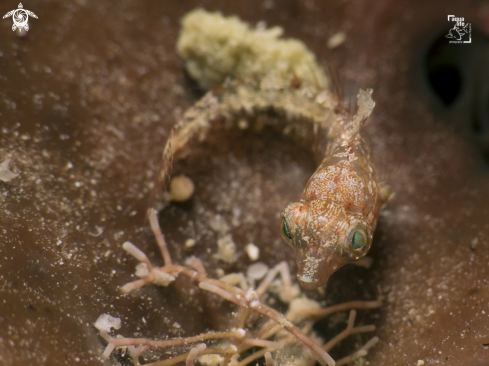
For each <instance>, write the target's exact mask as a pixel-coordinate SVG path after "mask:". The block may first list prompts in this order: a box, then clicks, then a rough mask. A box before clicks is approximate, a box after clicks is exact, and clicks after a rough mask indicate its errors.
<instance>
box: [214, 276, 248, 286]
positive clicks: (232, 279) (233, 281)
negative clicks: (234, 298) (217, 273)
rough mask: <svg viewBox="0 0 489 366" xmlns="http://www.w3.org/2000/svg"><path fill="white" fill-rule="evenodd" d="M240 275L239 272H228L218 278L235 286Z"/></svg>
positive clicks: (238, 282)
mask: <svg viewBox="0 0 489 366" xmlns="http://www.w3.org/2000/svg"><path fill="white" fill-rule="evenodd" d="M241 276H242V275H241V274H240V273H229V274H227V275H225V276H222V277H221V278H219V281H222V282H225V283H227V284H228V285H231V286H237V285H239V284H240V283H241V278H242V277H241Z"/></svg>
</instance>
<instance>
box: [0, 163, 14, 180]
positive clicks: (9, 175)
mask: <svg viewBox="0 0 489 366" xmlns="http://www.w3.org/2000/svg"><path fill="white" fill-rule="evenodd" d="M10 160H11V159H5V160H4V161H3V162H2V163H1V164H0V180H1V181H3V182H10V181H11V180H12V179H14V178H15V177H17V176H18V174H16V173H13V172H11V171H10V170H9V169H8V166H9V164H10Z"/></svg>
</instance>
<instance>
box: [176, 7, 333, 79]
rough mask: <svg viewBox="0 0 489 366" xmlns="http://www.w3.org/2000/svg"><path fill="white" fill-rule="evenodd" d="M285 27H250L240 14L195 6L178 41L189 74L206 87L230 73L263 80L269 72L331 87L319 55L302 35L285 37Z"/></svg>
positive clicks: (230, 74)
mask: <svg viewBox="0 0 489 366" xmlns="http://www.w3.org/2000/svg"><path fill="white" fill-rule="evenodd" d="M282 33H283V30H282V28H280V27H273V28H269V29H262V28H258V27H257V28H255V29H253V28H251V27H250V26H249V25H248V24H247V23H245V22H242V21H241V20H240V19H239V18H237V17H235V16H231V17H224V16H223V15H222V14H221V13H219V12H215V13H211V12H207V11H205V10H202V9H196V10H194V11H192V12H190V13H188V14H187V15H186V16H185V17H184V18H183V20H182V31H181V33H180V37H179V39H178V43H177V49H178V53H179V54H180V56H181V57H182V58H183V59H184V60H185V66H186V68H187V71H188V72H189V74H190V76H191V77H192V78H194V79H195V80H197V81H198V83H199V84H200V86H201V87H202V88H203V89H212V88H213V87H215V86H217V85H220V84H222V83H223V82H224V80H225V79H226V78H227V77H230V76H231V77H234V78H242V79H248V78H254V79H256V80H263V79H265V78H267V77H269V76H275V77H280V78H286V79H290V80H293V79H294V78H296V79H297V80H300V82H301V83H306V84H310V85H316V86H318V87H321V88H327V86H328V82H327V78H326V75H325V74H324V72H323V70H322V69H321V67H320V66H319V65H318V63H317V60H316V56H315V55H314V54H313V53H312V52H311V51H309V50H308V49H307V47H306V45H305V44H304V43H303V42H301V41H299V40H297V39H280V38H279V37H280V36H281V35H282Z"/></svg>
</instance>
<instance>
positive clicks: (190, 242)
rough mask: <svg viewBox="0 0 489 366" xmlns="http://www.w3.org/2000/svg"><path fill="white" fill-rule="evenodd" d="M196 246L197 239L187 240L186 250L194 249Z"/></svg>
mask: <svg viewBox="0 0 489 366" xmlns="http://www.w3.org/2000/svg"><path fill="white" fill-rule="evenodd" d="M194 246H195V239H187V240H185V248H193V247H194Z"/></svg>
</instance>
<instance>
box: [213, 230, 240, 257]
mask: <svg viewBox="0 0 489 366" xmlns="http://www.w3.org/2000/svg"><path fill="white" fill-rule="evenodd" d="M214 257H215V258H217V259H220V260H222V261H223V262H226V263H234V262H236V260H237V256H236V244H235V243H234V241H233V238H232V237H231V235H226V236H224V237H222V238H221V239H218V240H217V253H216V254H214Z"/></svg>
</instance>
